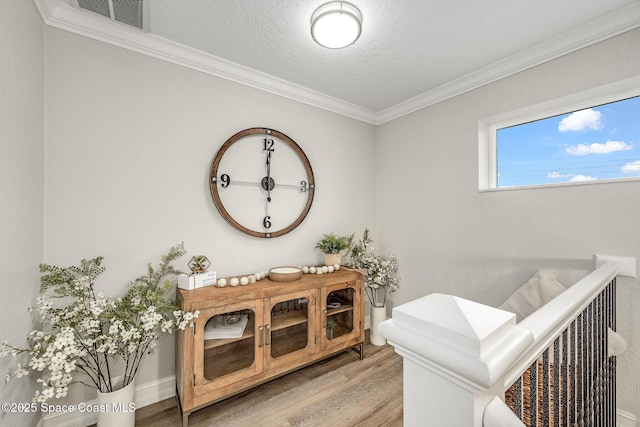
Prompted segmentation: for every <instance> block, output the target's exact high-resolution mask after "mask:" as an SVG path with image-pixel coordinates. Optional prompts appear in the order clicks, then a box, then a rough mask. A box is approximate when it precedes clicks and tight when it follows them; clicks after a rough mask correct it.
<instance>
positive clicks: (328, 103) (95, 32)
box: [34, 0, 640, 125]
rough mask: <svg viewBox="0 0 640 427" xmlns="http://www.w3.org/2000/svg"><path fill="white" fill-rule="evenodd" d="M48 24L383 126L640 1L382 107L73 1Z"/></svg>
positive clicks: (537, 60) (604, 23) (44, 6)
mask: <svg viewBox="0 0 640 427" xmlns="http://www.w3.org/2000/svg"><path fill="white" fill-rule="evenodd" d="M34 3H35V4H36V7H37V8H38V11H39V12H40V14H41V16H42V19H43V20H44V22H45V24H47V25H50V26H52V27H56V28H60V29H63V30H66V31H70V32H72V33H76V34H80V35H83V36H86V37H89V38H92V39H95V40H99V41H103V42H106V43H109V44H112V45H115V46H119V47H122V48H125V49H128V50H132V51H135V52H138V53H142V54H144V55H148V56H151V57H154V58H158V59H161V60H164V61H168V62H171V63H174V64H177V65H181V66H184V67H187V68H191V69H194V70H197V71H201V72H204V73H207V74H210V75H213V76H216V77H220V78H223V79H226V80H230V81H233V82H236V83H239V84H242V85H245V86H249V87H253V88H256V89H259V90H263V91H266V92H269V93H273V94H275V95H279V96H283V97H285V98H289V99H292V100H295V101H298V102H302V103H304V104H308V105H311V106H314V107H318V108H322V109H324V110H327V111H331V112H334V113H337V114H340V115H343V116H346V117H351V118H353V119H357V120H360V121H363V122H366V123H371V124H374V125H379V124H382V123H385V122H388V121H390V120H393V119H396V118H398V117H401V116H404V115H407V114H410V113H413V112H415V111H417V110H420V109H422V108H425V107H428V106H430V105H433V104H436V103H438V102H441V101H444V100H446V99H449V98H452V97H454V96H457V95H460V94H463V93H465V92H468V91H470V90H473V89H476V88H478V87H481V86H484V85H486V84H489V83H492V82H494V81H496V80H500V79H502V78H505V77H508V76H510V75H513V74H515V73H518V72H520V71H524V70H526V69H528V68H531V67H534V66H536V65H539V64H542V63H544V62H547V61H550V60H552V59H555V58H558V57H560V56H563V55H566V54H568V53H571V52H574V51H576V50H578V49H582V48H584V47H587V46H590V45H592V44H594V43H597V42H600V41H602V40H606V39H608V38H611V37H614V36H616V35H619V34H622V33H624V32H626V31H629V30H632V29H634V28H637V27H640V2H634V3H633V4H631V5H629V6H626V7H624V8H622V9H620V10H618V11H616V12H613V13H611V14H608V15H605V16H602V17H601V18H599V19H598V20H596V21H594V22H590V23H589V24H586V25H583V26H580V27H577V28H575V29H574V30H571V31H569V32H567V33H564V34H562V35H561V36H558V37H555V38H553V39H550V40H547V41H545V42H543V43H540V44H538V45H536V46H533V47H532V48H529V49H526V50H523V51H521V52H519V53H517V54H515V55H512V56H510V57H507V58H505V59H502V60H500V61H498V62H496V63H493V64H491V65H489V66H486V67H484V68H481V69H479V70H476V71H474V72H472V73H469V74H467V75H464V76H462V77H460V78H457V79H455V80H452V81H451V82H448V83H445V84H443V85H441V86H439V87H437V88H435V89H433V90H430V91H427V92H424V93H422V94H420V95H418V96H415V97H413V98H411V99H408V100H406V101H404V102H401V103H399V104H396V105H394V106H392V107H389V108H386V109H384V110H381V111H372V110H369V109H366V108H363V107H360V106H357V105H355V104H352V103H349V102H346V101H343V100H341V99H338V98H335V97H332V96H328V95H325V94H323V93H320V92H318V91H315V90H312V89H309V88H306V87H303V86H300V85H297V84H294V83H291V82H288V81H285V80H283V79H279V78H277V77H274V76H271V75H269V74H266V73H262V72H260V71H256V70H253V69H251V68H248V67H244V66H242V65H238V64H236V63H233V62H230V61H227V60H224V59H222V58H219V57H217V56H214V55H210V54H207V53H204V52H202V51H199V50H196V49H193V48H191V47H189V46H185V45H182V44H179V43H175V42H173V41H171V40H168V39H165V38H162V37H158V36H155V35H153V34H150V33H145V32H143V31H140V30H138V29H135V28H132V27H129V26H127V25H124V24H121V23H119V22H115V21H111V20H108V19H104V18H103V17H101V16H98V15H94V14H92V13H89V12H83V11H80V10H77V9H75V8H74V7H72V6H71V5H70V4H69V2H68V0H34Z"/></svg>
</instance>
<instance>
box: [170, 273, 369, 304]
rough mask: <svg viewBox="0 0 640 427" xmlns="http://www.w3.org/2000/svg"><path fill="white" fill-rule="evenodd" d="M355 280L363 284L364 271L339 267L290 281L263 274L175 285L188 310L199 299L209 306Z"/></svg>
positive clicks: (181, 301) (199, 301)
mask: <svg viewBox="0 0 640 427" xmlns="http://www.w3.org/2000/svg"><path fill="white" fill-rule="evenodd" d="M238 277H240V276H238ZM357 280H360V281H362V283H363V284H364V275H363V274H362V273H361V272H360V271H357V270H350V269H347V268H344V267H342V268H340V270H338V271H334V272H333V273H326V274H303V275H302V277H301V278H300V280H295V281H291V282H274V281H272V280H269V279H268V278H266V279H262V280H259V281H257V282H255V283H251V284H249V285H245V286H242V285H239V286H235V287H231V286H225V287H224V288H218V287H217V286H213V285H212V286H206V287H204V288H199V289H194V290H191V291H188V290H184V289H178V290H177V297H178V298H177V299H178V303H179V304H181V305H182V308H183V309H185V310H189V311H190V310H195V309H199V308H202V307H199V304H198V303H203V302H205V301H206V306H208V307H210V306H212V305H226V304H229V303H232V302H240V301H248V300H255V299H260V298H265V297H269V296H273V295H282V294H286V293H289V292H297V291H304V290H307V289H315V288H319V287H322V286H329V285H333V284H336V283H344V282H351V281H357ZM203 307H205V306H203Z"/></svg>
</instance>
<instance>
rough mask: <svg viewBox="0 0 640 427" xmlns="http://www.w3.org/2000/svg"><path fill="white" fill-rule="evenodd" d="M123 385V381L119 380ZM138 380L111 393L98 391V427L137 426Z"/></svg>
mask: <svg viewBox="0 0 640 427" xmlns="http://www.w3.org/2000/svg"><path fill="white" fill-rule="evenodd" d="M119 382H120V384H122V379H120V380H119ZM135 392H136V379H135V378H134V379H133V381H131V382H130V383H129V384H127V386H126V387H123V388H120V389H118V390H116V391H112V392H111V393H102V392H101V391H99V390H98V392H97V400H98V427H134V426H135V425H136V404H135Z"/></svg>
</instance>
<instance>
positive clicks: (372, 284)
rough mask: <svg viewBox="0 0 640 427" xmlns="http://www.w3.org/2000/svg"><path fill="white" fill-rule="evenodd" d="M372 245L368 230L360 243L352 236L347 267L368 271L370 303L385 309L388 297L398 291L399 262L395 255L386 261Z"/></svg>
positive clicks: (367, 284) (366, 279) (367, 280)
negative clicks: (376, 252) (375, 251)
mask: <svg viewBox="0 0 640 427" xmlns="http://www.w3.org/2000/svg"><path fill="white" fill-rule="evenodd" d="M372 243H373V240H372V239H371V237H369V229H368V228H367V229H365V230H364V233H363V234H362V239H360V240H359V241H358V242H355V241H354V235H351V238H350V241H349V248H348V250H347V255H348V258H347V260H346V262H345V265H346V266H347V267H350V268H357V269H362V270H366V274H365V283H364V284H365V291H366V293H367V298H368V299H369V303H370V304H371V306H372V307H383V306H384V305H386V303H387V297H388V296H389V295H390V294H391V293H393V292H395V291H396V290H397V289H398V283H399V281H400V279H399V278H398V277H397V275H396V274H397V272H398V260H397V259H396V256H395V255H394V254H391V255H389V257H388V258H386V259H385V258H383V257H381V256H379V255H376V254H375V253H374V250H375V247H374V246H373V245H372Z"/></svg>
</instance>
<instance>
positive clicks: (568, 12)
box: [35, 0, 640, 122]
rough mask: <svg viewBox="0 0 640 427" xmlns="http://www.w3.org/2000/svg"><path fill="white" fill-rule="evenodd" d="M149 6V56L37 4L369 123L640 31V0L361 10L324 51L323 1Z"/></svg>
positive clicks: (416, 4) (408, 4) (376, 0)
mask: <svg viewBox="0 0 640 427" xmlns="http://www.w3.org/2000/svg"><path fill="white" fill-rule="evenodd" d="M95 1H106V0H95ZM145 1H147V4H148V5H149V10H150V16H149V34H147V35H146V36H145V37H148V38H149V40H150V41H153V43H156V45H157V44H158V43H160V42H162V43H164V44H165V45H166V46H161V47H160V48H156V47H155V46H154V47H152V48H150V47H149V45H148V44H147V41H146V40H144V39H142V37H143V34H142V33H139V34H137V33H132V32H130V31H129V30H126V31H121V30H117V28H116V27H123V26H122V25H121V24H117V23H112V22H110V21H108V20H106V19H103V18H95V17H94V16H91V17H90V18H91V19H86V22H81V20H80V19H79V17H78V16H74V15H73V14H71V13H70V11H71V10H73V11H75V13H76V14H77V15H82V16H85V17H86V16H88V15H93V14H91V13H89V12H84V11H82V12H80V11H77V10H76V9H72V8H71V7H69V4H70V2H71V0H35V2H36V5H38V8H39V9H40V11H41V13H42V14H43V17H44V19H45V22H47V23H48V24H50V25H54V26H58V27H61V28H64V29H67V30H70V31H76V32H79V33H81V34H85V35H88V36H90V37H96V38H99V39H101V40H104V41H107V42H111V43H115V44H119V45H121V46H125V47H130V48H132V49H134V50H138V51H140V52H144V53H146V54H153V55H155V56H158V57H162V58H165V59H168V60H172V61H174V62H181V63H183V64H185V65H187V66H193V65H192V64H193V62H194V61H193V52H195V51H193V50H191V49H183V50H184V51H185V52H188V54H187V57H186V58H187V60H186V61H185V60H184V58H182V59H180V58H179V57H180V55H179V54H177V53H176V52H178V50H180V49H181V48H180V46H176V44H178V45H184V46H187V47H190V48H193V49H196V51H200V52H201V53H204V54H206V57H205V59H202V58H203V56H202V54H199V55H201V56H200V57H199V58H198V59H197V60H198V61H200V62H199V64H198V65H197V66H194V68H198V69H205V68H206V69H207V71H208V72H212V74H217V75H221V76H223V77H226V78H230V79H234V78H235V77H234V76H236V75H241V77H240V78H238V79H236V80H237V81H241V82H245V83H247V84H250V85H253V86H256V87H263V88H265V90H270V91H272V92H276V93H281V94H283V95H284V96H290V97H293V98H296V99H299V100H302V101H303V102H308V103H315V104H316V105H319V106H321V107H323V108H327V109H332V110H334V111H338V112H343V111H347V113H345V114H347V115H352V116H353V117H361V118H363V119H364V120H367V121H371V122H381V121H384V120H388V119H390V118H391V117H392V116H393V115H394V114H395V116H398V115H401V114H405V113H406V112H409V111H410V110H411V109H412V108H413V109H414V110H415V109H417V108H421V106H424V104H425V100H424V99H423V98H425V96H426V95H429V94H433V93H438V94H439V95H438V96H440V99H444V98H446V97H447V96H452V95H455V94H456V93H460V92H463V91H464V90H468V89H470V88H473V87H477V86H479V85H481V84H484V83H486V82H489V81H492V80H495V79H496V78H500V77H503V76H505V75H509V74H512V73H514V72H517V71H520V70H522V69H525V68H527V67H530V66H533V65H536V64H538V63H541V62H544V61H545V60H548V59H552V58H554V57H557V56H559V55H562V54H564V53H568V52H571V51H573V50H575V49H578V48H580V47H583V46H586V45H589V44H591V43H594V42H597V41H599V40H602V39H605V38H608V37H611V36H613V35H616V34H619V33H621V32H623V31H627V30H629V29H632V28H636V27H639V26H640V1H639V0H606V1H603V0H536V1H531V0H351V2H352V3H354V4H355V5H356V6H357V7H358V8H360V10H361V11H362V15H363V31H362V35H361V37H360V39H359V40H358V41H357V42H356V43H355V44H354V45H352V46H349V47H347V48H344V49H325V48H323V47H321V46H319V45H318V44H316V43H315V42H314V41H313V40H312V39H311V36H310V22H309V21H310V17H311V15H312V13H313V11H314V10H315V8H316V7H318V6H319V5H321V4H323V3H324V2H325V0H316V1H312V0H235V1H233V0H145ZM61 5H62V6H64V7H60V6H61ZM95 16H97V15H95ZM97 19H102V20H103V21H104V22H105V23H102V22H98V21H97ZM82 20H84V18H82ZM107 25H110V26H112V27H114V28H116V30H112V29H108V28H107ZM113 31H115V32H113ZM136 31H138V30H136ZM116 33H118V34H116ZM120 33H121V34H120ZM128 40H132V44H131V46H127V44H128V43H129V41H128ZM159 41H160V42H159ZM154 51H155V53H150V52H154ZM166 52H170V54H169V55H167V54H166ZM176 58H177V59H176ZM207 58H209V59H207ZM216 61H217V62H216ZM227 61H230V62H231V63H233V64H229V63H228V62H227ZM211 63H213V64H214V65H210V64H211ZM231 65H233V66H231ZM234 67H235V68H234ZM217 68H224V70H222V72H220V73H217V70H216V69H217ZM247 76H248V77H247ZM265 82H267V83H266V84H265ZM283 88H284V89H283ZM443 88H445V89H443ZM301 92H304V94H303V95H300V93H301ZM292 94H293V95H292ZM322 97H324V99H323V100H322V99H321V101H320V102H318V99H320V98H322ZM435 98H437V97H434V96H432V97H431V99H432V100H433V99H435ZM338 103H342V106H337V107H336V105H335V104H338ZM407 105H409V106H407ZM356 110H357V111H356ZM389 111H392V112H389ZM343 113H344V112H343Z"/></svg>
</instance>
